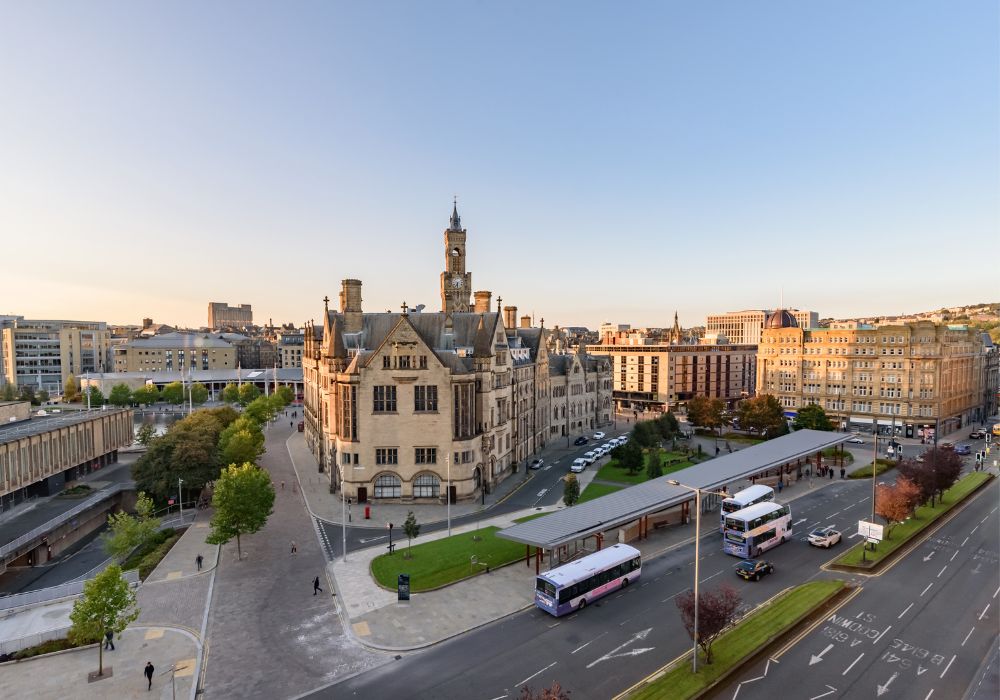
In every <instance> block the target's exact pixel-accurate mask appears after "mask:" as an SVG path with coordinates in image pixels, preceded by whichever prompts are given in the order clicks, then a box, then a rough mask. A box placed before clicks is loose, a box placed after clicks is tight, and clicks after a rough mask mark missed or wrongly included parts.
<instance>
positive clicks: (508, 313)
mask: <svg viewBox="0 0 1000 700" xmlns="http://www.w3.org/2000/svg"><path fill="white" fill-rule="evenodd" d="M503 325H504V328H517V307H516V306H505V307H503Z"/></svg>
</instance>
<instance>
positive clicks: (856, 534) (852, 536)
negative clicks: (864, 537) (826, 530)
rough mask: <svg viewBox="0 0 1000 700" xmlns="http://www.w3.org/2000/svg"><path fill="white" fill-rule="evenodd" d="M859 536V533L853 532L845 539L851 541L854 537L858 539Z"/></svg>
mask: <svg viewBox="0 0 1000 700" xmlns="http://www.w3.org/2000/svg"><path fill="white" fill-rule="evenodd" d="M860 536H861V533H860V532H855V533H854V534H853V535H848V537H847V539H849V540H853V539H854V538H855V537H860Z"/></svg>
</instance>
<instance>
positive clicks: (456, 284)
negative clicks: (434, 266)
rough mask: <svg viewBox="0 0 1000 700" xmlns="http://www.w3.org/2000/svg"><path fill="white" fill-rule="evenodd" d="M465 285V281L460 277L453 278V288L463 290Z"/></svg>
mask: <svg viewBox="0 0 1000 700" xmlns="http://www.w3.org/2000/svg"><path fill="white" fill-rule="evenodd" d="M463 284H465V280H463V279H462V278H461V277H459V276H458V275H455V276H454V277H452V278H451V286H452V287H453V288H455V289H461V288H462V285H463Z"/></svg>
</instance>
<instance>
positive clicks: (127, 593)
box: [69, 564, 139, 675]
mask: <svg viewBox="0 0 1000 700" xmlns="http://www.w3.org/2000/svg"><path fill="white" fill-rule="evenodd" d="M138 617H139V609H138V608H137V607H136V603H135V591H134V590H132V588H131V586H129V585H128V581H126V580H125V578H124V577H123V576H122V570H121V567H120V566H118V565H117V564H112V565H111V566H109V567H108V568H106V569H105V570H104V571H102V572H101V573H99V574H97V576H95V577H94V578H92V579H90V580H89V581H86V582H84V584H83V595H82V596H80V597H79V598H77V600H76V601H75V602H74V603H73V611H72V612H71V613H70V614H69V619H70V622H71V623H72V627H71V628H70V631H69V638H70V640H72V641H76V642H80V643H86V642H96V641H100V639H101V637H103V636H104V632H105V631H106V630H111V631H112V632H115V633H121V631H122V630H124V629H125V628H126V627H128V626H129V625H130V624H132V623H133V622H135V620H136V618H138ZM97 648H98V650H99V651H98V666H97V675H103V674H104V651H103V648H104V645H103V644H98V645H97Z"/></svg>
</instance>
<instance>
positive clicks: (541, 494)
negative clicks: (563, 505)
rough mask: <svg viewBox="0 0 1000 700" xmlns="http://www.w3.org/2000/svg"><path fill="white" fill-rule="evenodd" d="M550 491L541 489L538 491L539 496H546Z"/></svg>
mask: <svg viewBox="0 0 1000 700" xmlns="http://www.w3.org/2000/svg"><path fill="white" fill-rule="evenodd" d="M548 492H549V490H548V489H542V490H541V491H539V492H538V497H539V498H541V497H542V496H544V495H545V494H547V493H548Z"/></svg>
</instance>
